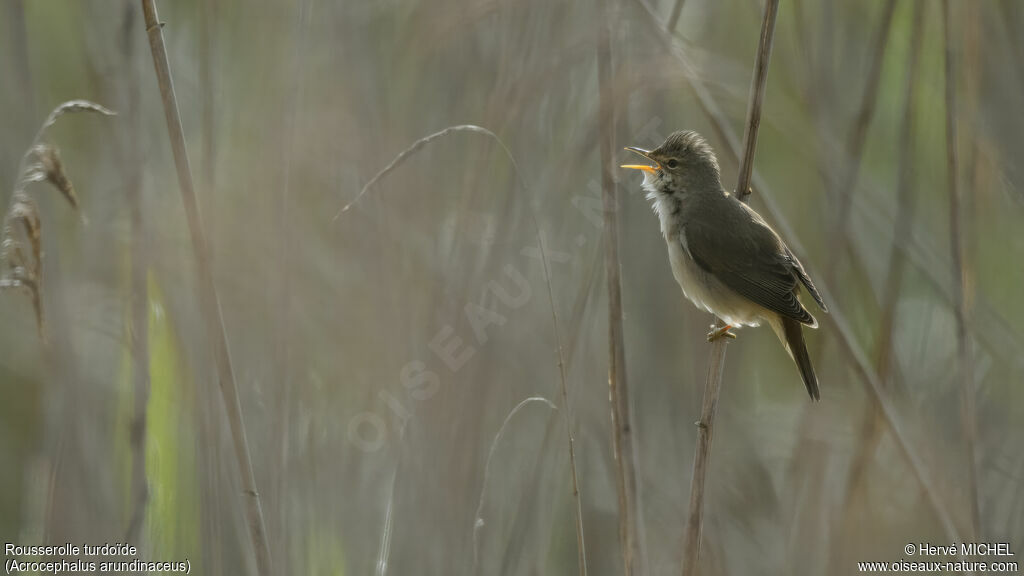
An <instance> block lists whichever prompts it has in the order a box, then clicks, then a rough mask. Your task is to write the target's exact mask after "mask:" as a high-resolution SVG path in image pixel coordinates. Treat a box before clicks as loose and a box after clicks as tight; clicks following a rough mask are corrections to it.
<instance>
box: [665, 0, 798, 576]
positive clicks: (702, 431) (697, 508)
mask: <svg viewBox="0 0 1024 576" xmlns="http://www.w3.org/2000/svg"><path fill="white" fill-rule="evenodd" d="M778 12H779V1H778V0H766V2H765V6H764V17H763V18H762V21H761V39H760V42H759V44H758V48H757V60H756V61H755V63H754V78H753V81H752V83H751V86H750V103H749V105H748V108H747V125H746V131H745V132H744V135H743V155H742V159H741V162H740V173H739V181H738V182H737V184H736V191H735V194H736V195H737V197H738V198H739V199H740V200H742V201H744V202H746V201H747V199H748V198H749V196H750V178H751V175H752V174H753V170H754V151H755V149H756V148H757V132H758V128H759V127H760V126H761V107H762V104H763V102H764V92H765V86H766V84H767V81H768V62H769V60H770V58H771V52H772V40H773V38H774V36H775V19H776V16H777V15H778ZM717 323H718V324H719V325H722V321H721V320H720V319H719V320H717ZM727 341H728V339H727V338H719V339H717V340H715V342H714V343H713V344H712V347H711V356H710V358H709V359H708V373H707V380H706V382H705V386H704V400H703V402H702V405H701V415H700V420H699V421H698V422H697V447H696V450H695V453H694V456H693V477H692V480H691V482H690V512H689V517H688V519H687V522H686V534H685V536H684V538H683V576H694V575H695V574H697V573H698V567H699V566H700V545H701V535H702V531H703V527H704V486H705V481H706V479H707V474H708V462H709V461H710V459H711V440H712V437H713V432H714V421H715V413H716V412H717V409H718V395H719V392H720V391H721V388H722V371H723V369H724V368H725V346H726V342H727Z"/></svg>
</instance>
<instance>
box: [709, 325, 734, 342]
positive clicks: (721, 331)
mask: <svg viewBox="0 0 1024 576" xmlns="http://www.w3.org/2000/svg"><path fill="white" fill-rule="evenodd" d="M731 328H732V326H731V325H729V324H726V325H725V326H717V325H715V324H712V325H711V332H708V342H714V341H715V340H718V339H719V338H723V337H725V338H732V339H733V340H735V339H736V334H735V333H734V332H730V331H729V330H730V329H731Z"/></svg>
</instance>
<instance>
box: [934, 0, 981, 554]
mask: <svg viewBox="0 0 1024 576" xmlns="http://www.w3.org/2000/svg"><path fill="white" fill-rule="evenodd" d="M950 10H951V8H950V6H949V0H944V1H943V3H942V25H943V35H944V37H945V45H946V50H945V65H946V66H945V67H946V82H945V84H946V169H947V176H946V178H947V180H948V184H947V185H948V186H949V242H950V245H949V248H950V272H951V274H952V277H953V278H952V280H953V284H952V286H953V312H954V315H955V317H956V349H957V360H958V364H959V379H960V386H961V387H960V392H961V397H960V398H961V405H960V409H961V419H962V425H963V433H964V441H965V443H966V445H967V446H966V449H967V482H968V490H969V493H968V497H969V498H970V502H969V503H968V505H969V509H970V512H971V533H972V534H971V535H972V536H973V537H974V539H975V541H978V539H979V538H981V534H980V533H979V530H980V527H981V518H980V516H981V514H980V511H979V506H978V464H977V460H976V454H975V439H976V436H977V429H976V424H975V414H974V382H973V377H972V376H973V375H972V372H973V367H972V362H971V350H970V343H969V342H968V341H967V305H966V302H965V298H964V285H965V283H966V277H965V275H964V261H963V258H964V255H963V238H962V233H961V228H962V223H961V218H960V181H959V179H960V169H959V157H958V153H957V129H956V119H957V110H956V76H955V64H954V62H953V58H954V57H953V32H952V22H951V19H952V15H951V14H950Z"/></svg>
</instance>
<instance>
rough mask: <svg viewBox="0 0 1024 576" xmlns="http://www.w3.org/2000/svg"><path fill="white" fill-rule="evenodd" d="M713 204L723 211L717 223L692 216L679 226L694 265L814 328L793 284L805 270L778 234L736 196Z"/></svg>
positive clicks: (738, 291) (812, 319) (784, 314)
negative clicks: (722, 216) (682, 226)
mask: <svg viewBox="0 0 1024 576" xmlns="http://www.w3.org/2000/svg"><path fill="white" fill-rule="evenodd" d="M717 208H718V210H717V211H718V212H719V213H721V212H724V213H725V214H724V218H722V219H721V220H720V221H718V222H716V223H710V222H708V221H707V219H705V218H694V219H691V220H690V221H689V222H687V224H686V226H685V227H684V229H683V234H684V236H685V239H686V244H685V246H684V248H685V249H687V250H689V252H690V256H691V257H692V258H693V260H694V261H695V262H696V263H697V265H698V266H700V267H701V268H702V269H704V270H705V271H707V272H708V273H710V274H712V275H714V276H715V278H717V279H718V280H719V281H720V282H722V283H723V284H725V285H726V286H728V287H729V288H731V289H732V290H733V291H735V292H736V293H737V294H740V295H741V296H744V297H745V298H748V299H750V300H751V301H753V302H755V303H757V304H759V305H761V306H763V307H765V308H767V309H768V310H771V311H773V312H777V313H779V314H781V315H783V316H785V317H787V318H792V319H794V320H796V321H798V322H800V323H802V324H807V325H808V326H817V325H818V323H817V321H816V320H815V319H814V316H812V315H811V313H810V312H808V311H807V309H806V308H804V307H803V305H802V304H800V301H799V300H798V299H797V297H796V295H797V290H798V288H797V282H798V280H799V279H800V276H804V277H806V274H802V272H803V270H802V268H799V270H800V271H799V272H796V269H797V268H798V267H799V262H796V260H795V259H794V258H792V255H791V254H790V252H789V249H788V248H786V245H785V244H783V243H782V240H781V239H780V238H779V237H778V235H777V234H775V232H774V231H773V230H772V229H771V228H769V227H768V225H767V224H765V223H764V222H763V221H762V220H761V219H760V217H756V214H754V213H753V211H752V210H749V209H747V208H746V207H745V206H742V205H741V204H740V203H739V201H738V200H736V199H734V198H731V197H727V198H725V199H724V202H723V203H721V204H719V206H718V207H717ZM748 210H749V211H748ZM794 263H795V265H794ZM807 283H810V279H808V280H807ZM816 292H817V291H814V294H815V295H816ZM815 299H816V300H817V298H815Z"/></svg>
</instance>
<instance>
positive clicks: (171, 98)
mask: <svg viewBox="0 0 1024 576" xmlns="http://www.w3.org/2000/svg"><path fill="white" fill-rule="evenodd" d="M142 12H143V15H144V17H145V25H146V33H147V34H148V35H149V47H150V50H151V51H152V53H153V67H154V69H155V71H156V77H157V82H158V83H159V85H160V96H161V98H162V99H163V106H164V114H165V116H166V119H167V131H168V134H169V136H170V140H171V149H172V151H173V153H174V165H175V167H176V169H177V172H178V184H179V186H180V187H181V200H182V204H183V205H184V208H185V217H186V220H187V221H188V229H189V234H190V236H191V239H192V249H193V251H194V252H195V257H196V264H197V267H198V274H199V286H198V292H199V302H200V306H201V307H202V314H203V317H204V318H205V319H206V321H207V331H208V333H209V336H210V338H211V339H212V340H213V342H212V344H213V353H214V360H215V362H216V364H217V379H218V381H219V382H220V390H221V395H222V397H223V399H224V408H225V410H226V412H227V418H228V424H229V428H230V430H231V438H232V441H233V445H234V451H235V458H236V459H237V464H238V471H239V476H240V478H241V480H242V491H243V494H244V496H245V503H246V507H245V509H246V518H247V521H248V525H249V536H250V538H251V540H252V547H253V552H254V554H255V555H256V568H257V572H258V574H260V576H268V575H269V574H270V573H271V566H272V564H271V562H270V547H269V545H268V543H267V534H266V528H265V525H264V522H263V509H262V506H261V505H260V496H259V492H257V491H256V478H255V476H254V474H253V471H252V460H251V459H250V456H249V441H248V440H247V439H246V435H245V425H244V423H243V420H242V406H241V402H240V401H239V399H238V387H237V385H236V383H235V374H234V369H233V368H232V366H231V355H230V352H229V349H228V339H227V334H226V332H225V330H224V319H223V316H222V314H221V307H220V301H219V300H218V298H217V287H216V285H215V283H214V280H213V270H212V267H211V265H210V253H209V248H208V247H207V242H206V234H205V232H204V230H203V221H202V217H201V215H200V213H199V205H198V203H197V201H196V193H195V188H194V186H193V184H192V169H191V167H190V166H189V161H188V153H187V151H186V149H185V135H184V131H183V130H182V127H181V118H180V116H179V115H178V102H177V98H176V97H175V94H174V83H173V81H172V79H171V69H170V64H169V62H168V60H167V51H166V49H165V48H164V36H163V30H162V27H161V24H160V22H159V19H158V16H157V11H156V4H155V3H154V0H142Z"/></svg>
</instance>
